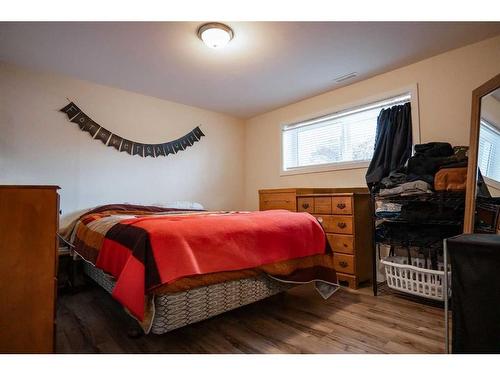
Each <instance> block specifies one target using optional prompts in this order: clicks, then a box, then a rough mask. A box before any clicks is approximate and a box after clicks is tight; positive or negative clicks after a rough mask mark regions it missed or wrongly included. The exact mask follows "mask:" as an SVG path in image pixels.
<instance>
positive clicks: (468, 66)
mask: <svg viewBox="0 0 500 375" xmlns="http://www.w3.org/2000/svg"><path fill="white" fill-rule="evenodd" d="M499 72H500V37H496V38H492V39H488V40H486V41H483V42H480V43H476V44H473V45H470V46H466V47H463V48H460V49H456V50H453V51H450V52H447V53H444V54H441V55H438V56H435V57H432V58H430V59H427V60H423V61H420V62H418V63H415V64H412V65H409V66H406V67H404V68H401V69H397V70H394V71H391V72H388V73H385V74H381V75H379V76H376V77H373V78H370V79H367V80H365V81H362V82H359V83H355V84H352V85H349V86H346V87H343V88H339V89H337V90H333V91H330V92H327V93H325V94H322V95H319V96H315V97H313V98H310V99H306V100H303V101H301V102H298V103H295V104H291V105H288V106H285V107H282V108H279V109H277V110H274V111H271V112H268V113H265V114H262V115H259V116H256V117H254V118H252V119H249V120H248V121H247V122H246V126H245V142H246V148H245V208H246V209H257V208H258V196H257V190H258V189H262V188H277V187H293V186H296V187H350V186H365V181H364V175H365V172H366V169H354V170H341V171H331V172H322V173H309V174H303V175H294V176H280V173H279V172H280V161H281V158H280V142H281V140H280V126H281V125H282V124H286V123H291V122H295V121H298V120H301V119H306V118H310V117H314V116H317V115H321V114H325V113H328V112H329V111H330V112H331V111H333V110H336V109H338V108H339V107H341V106H343V105H349V104H350V103H354V102H359V101H360V100H362V99H363V98H369V97H371V96H374V95H377V94H379V93H381V92H390V91H393V90H397V89H399V88H401V87H406V86H410V85H412V84H415V83H417V84H418V93H419V109H420V111H419V116H420V135H421V142H429V141H447V142H450V143H452V144H453V145H467V144H468V143H469V127H470V106H471V93H472V90H473V89H474V88H476V87H478V86H479V85H481V84H482V83H484V82H485V81H487V80H488V79H490V78H491V77H493V76H494V75H496V74H498V73H499Z"/></svg>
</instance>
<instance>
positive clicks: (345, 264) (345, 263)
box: [339, 260, 348, 268]
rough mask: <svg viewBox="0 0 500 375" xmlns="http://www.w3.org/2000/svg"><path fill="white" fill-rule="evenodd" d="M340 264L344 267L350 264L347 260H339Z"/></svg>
mask: <svg viewBox="0 0 500 375" xmlns="http://www.w3.org/2000/svg"><path fill="white" fill-rule="evenodd" d="M339 266H340V267H342V268H346V267H347V266H348V264H347V262H346V261H345V260H341V261H340V262H339Z"/></svg>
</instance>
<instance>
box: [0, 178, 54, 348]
mask: <svg viewBox="0 0 500 375" xmlns="http://www.w3.org/2000/svg"><path fill="white" fill-rule="evenodd" d="M57 189H59V188H58V187H57V186H0V248H1V251H0V353H51V352H53V351H54V324H55V303H56V288H57V282H56V270H57V248H58V246H57V237H56V233H57V230H58V223H59V195H58V193H57Z"/></svg>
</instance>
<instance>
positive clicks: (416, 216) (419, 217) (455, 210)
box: [399, 202, 464, 224]
mask: <svg viewBox="0 0 500 375" xmlns="http://www.w3.org/2000/svg"><path fill="white" fill-rule="evenodd" d="M399 217H400V218H401V219H403V220H406V221H408V222H409V223H417V224H418V223H425V222H427V221H455V222H460V221H461V220H463V217H464V207H463V205H461V206H460V207H447V206H443V205H433V204H429V203H428V202H408V203H405V204H404V205H403V206H402V207H401V213H400V215H399Z"/></svg>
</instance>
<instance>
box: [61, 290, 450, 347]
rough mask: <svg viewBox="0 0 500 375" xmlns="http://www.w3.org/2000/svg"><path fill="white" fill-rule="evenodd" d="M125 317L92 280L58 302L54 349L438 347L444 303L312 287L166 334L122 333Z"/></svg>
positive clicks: (126, 325) (126, 326)
mask: <svg viewBox="0 0 500 375" xmlns="http://www.w3.org/2000/svg"><path fill="white" fill-rule="evenodd" d="M131 326H133V321H132V318H130V317H129V316H128V315H127V314H126V313H125V312H124V311H123V310H122V308H121V307H120V305H119V304H118V303H117V302H116V301H114V300H113V299H112V298H111V297H110V296H109V295H108V294H107V293H106V292H105V291H104V290H102V289H101V288H99V287H97V286H92V287H89V288H87V289H85V290H84V291H81V292H79V293H77V294H66V295H62V296H60V298H59V301H58V312H57V332H56V339H57V344H56V349H57V352H58V353H443V352H444V328H443V327H444V316H443V309H442V308H440V307H433V306H429V305H424V304H420V303H418V302H415V301H412V300H409V299H406V298H402V297H398V296H396V295H393V294H385V295H382V296H379V297H373V296H372V295H371V290H370V289H369V288H365V289H361V290H359V291H350V290H347V289H343V290H340V291H339V292H337V293H335V294H334V295H333V296H332V297H331V298H330V299H329V300H328V301H324V300H323V299H322V298H321V297H320V296H319V295H318V294H317V293H316V291H315V290H314V289H313V287H312V286H311V285H305V286H300V287H297V288H294V289H292V290H291V291H288V292H286V293H283V294H281V295H278V296H274V297H271V298H268V299H267V300H264V301H260V302H256V303H254V304H252V305H248V306H244V307H242V308H239V309H237V310H234V311H230V312H227V313H224V314H222V315H219V316H216V317H214V318H211V319H209V320H205V321H202V322H199V323H196V324H192V325H190V326H186V327H183V328H180V329H177V330H175V331H172V332H169V333H166V334H164V335H160V336H157V335H148V336H142V337H139V338H135V339H134V338H130V337H128V336H127V330H128V329H129V328H130V327H131Z"/></svg>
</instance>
